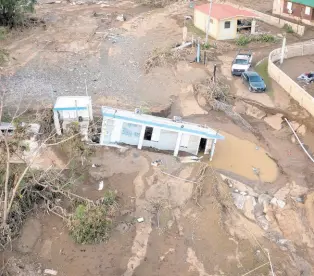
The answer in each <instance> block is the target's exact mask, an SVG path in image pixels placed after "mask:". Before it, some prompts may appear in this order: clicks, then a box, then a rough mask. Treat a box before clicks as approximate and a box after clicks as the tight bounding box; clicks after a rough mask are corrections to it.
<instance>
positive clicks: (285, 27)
mask: <svg viewBox="0 0 314 276" xmlns="http://www.w3.org/2000/svg"><path fill="white" fill-rule="evenodd" d="M283 29H284V30H285V31H286V32H287V33H289V34H292V33H294V31H293V28H292V26H291V25H289V24H287V23H286V24H285V25H284V26H283Z"/></svg>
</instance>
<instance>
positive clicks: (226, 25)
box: [225, 21, 231, 29]
mask: <svg viewBox="0 0 314 276" xmlns="http://www.w3.org/2000/svg"><path fill="white" fill-rule="evenodd" d="M230 27H231V21H225V29H230Z"/></svg>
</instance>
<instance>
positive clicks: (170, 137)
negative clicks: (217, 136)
mask: <svg viewBox="0 0 314 276" xmlns="http://www.w3.org/2000/svg"><path fill="white" fill-rule="evenodd" d="M141 130H142V125H138V124H131V123H127V122H123V121H120V120H113V119H105V118H104V120H103V124H102V132H101V137H100V144H102V145H105V144H109V143H121V144H127V145H132V146H138V144H139V141H140V135H141ZM178 135H179V133H178V132H175V131H170V130H167V129H160V128H157V127H154V128H153V133H152V137H151V140H145V139H144V141H143V145H142V146H143V147H152V148H156V149H159V150H169V151H174V150H175V147H176V143H177V139H178ZM200 141H201V137H199V136H195V135H190V134H186V133H183V134H182V137H181V141H180V146H179V151H180V152H187V153H190V154H194V155H197V154H198V149H199V144H200ZM208 144H209V145H211V139H209V140H208Z"/></svg>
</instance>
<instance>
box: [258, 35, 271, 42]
mask: <svg viewBox="0 0 314 276" xmlns="http://www.w3.org/2000/svg"><path fill="white" fill-rule="evenodd" d="M255 41H258V42H275V41H276V38H275V37H274V36H273V35H271V34H261V35H258V36H256V38H255Z"/></svg>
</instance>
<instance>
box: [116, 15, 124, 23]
mask: <svg viewBox="0 0 314 276" xmlns="http://www.w3.org/2000/svg"><path fill="white" fill-rule="evenodd" d="M116 20H118V21H121V22H124V21H125V16H124V14H120V15H118V16H117V17H116Z"/></svg>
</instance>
